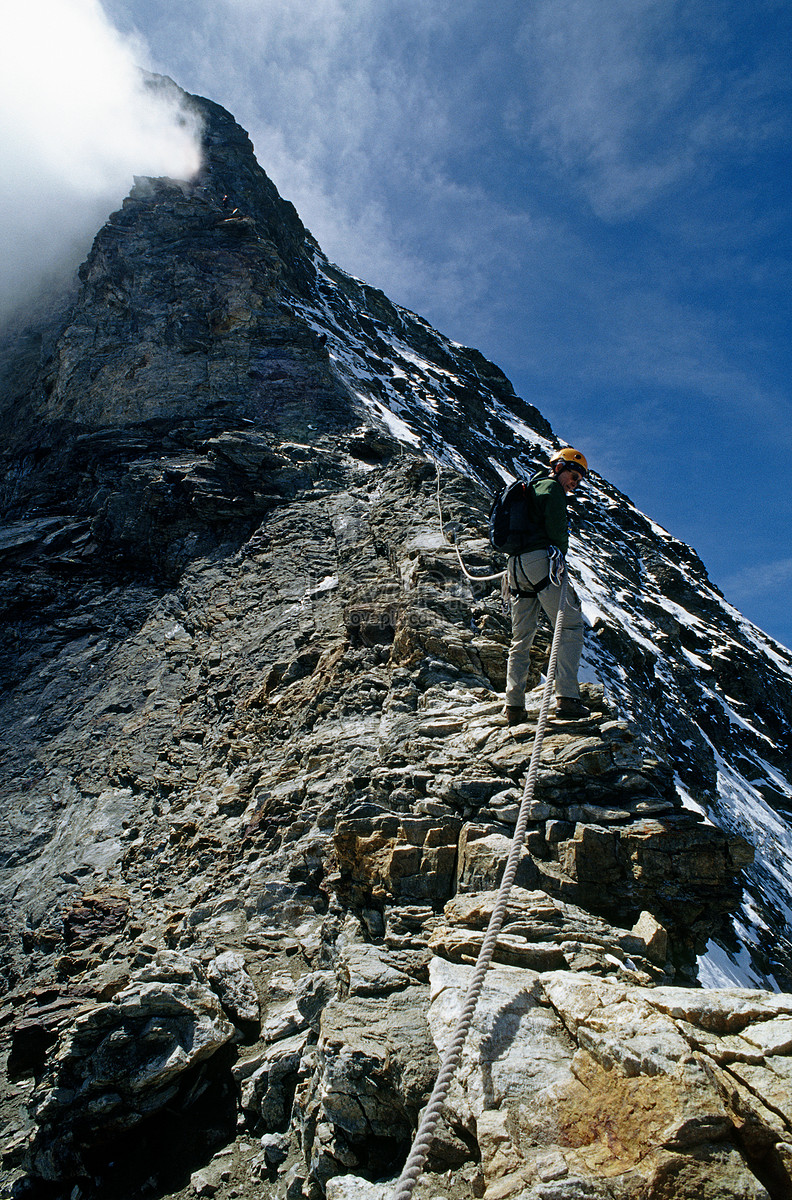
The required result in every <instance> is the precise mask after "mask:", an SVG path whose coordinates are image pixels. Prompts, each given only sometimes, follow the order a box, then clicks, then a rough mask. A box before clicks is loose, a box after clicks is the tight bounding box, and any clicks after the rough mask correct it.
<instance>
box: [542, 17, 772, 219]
mask: <svg viewBox="0 0 792 1200" xmlns="http://www.w3.org/2000/svg"><path fill="white" fill-rule="evenodd" d="M775 7H776V5H775V3H774V0H769V2H768V3H767V4H765V3H758V4H757V5H756V6H755V8H756V9H757V11H756V12H755V15H754V16H753V21H754V22H755V23H756V24H757V25H760V23H761V22H762V20H763V17H764V15H765V14H764V13H762V11H761V10H762V9H763V8H764V9H765V10H766V12H771V11H772V9H773V8H775ZM750 20H751V18H750V14H749V13H748V11H747V10H745V6H744V5H739V6H738V5H734V4H731V3H724V4H721V5H715V6H713V5H710V4H692V5H691V4H682V3H680V2H679V0H609V3H607V4H603V3H602V2H601V0H565V2H564V3H560V2H559V0H537V2H536V3H535V4H532V5H531V6H530V7H529V9H528V13H527V15H526V17H525V20H524V23H523V26H522V30H521V34H520V38H519V43H518V44H519V48H520V50H521V53H522V56H523V60H524V75H525V80H526V83H527V87H526V92H525V95H524V98H523V104H522V106H521V107H520V109H519V112H520V115H521V117H522V119H523V120H524V122H525V124H526V126H527V127H528V128H529V129H530V131H531V134H532V136H533V138H534V139H535V142H536V144H538V145H539V146H540V147H541V149H542V152H543V153H544V155H545V156H546V157H547V159H548V160H549V161H550V162H552V163H553V164H554V165H555V167H556V169H557V170H558V171H559V172H560V173H562V174H563V175H564V177H565V180H566V182H567V184H571V186H572V187H574V188H576V189H578V190H579V191H580V192H582V193H583V194H584V195H585V196H586V197H587V198H588V200H589V203H590V204H591V206H592V208H593V210H594V211H595V213H596V214H597V215H598V216H600V217H602V218H604V219H606V220H609V221H610V220H620V219H623V218H627V217H630V216H631V215H633V214H635V213H637V212H640V211H641V210H642V209H643V208H645V207H646V206H648V205H651V204H652V203H653V202H656V201H658V200H662V199H663V198H665V197H666V196H668V195H669V193H670V192H671V191H672V190H673V189H678V188H680V187H685V186H687V185H688V184H689V183H690V182H691V180H693V179H694V178H695V177H696V176H698V177H699V181H700V178H701V176H702V175H705V176H706V175H707V173H709V172H710V171H713V170H715V169H716V168H715V167H714V165H713V164H714V162H715V160H716V159H717V156H718V155H719V154H721V153H723V152H724V151H725V152H727V153H731V154H737V155H739V156H745V155H747V154H750V153H751V152H752V151H754V150H755V149H757V148H758V147H761V146H763V145H765V144H766V143H767V141H768V140H769V139H770V140H771V139H773V138H776V139H778V138H779V137H781V138H783V137H785V136H786V134H785V131H784V124H785V122H784V120H783V119H782V118H780V117H779V114H778V111H777V107H776V106H775V105H774V98H775V99H777V97H778V94H779V88H781V89H783V88H785V87H786V79H787V67H786V65H785V64H782V63H780V62H773V61H763V60H758V61H752V59H751V56H750V55H745V56H743V57H741V56H740V51H741V50H742V49H743V47H742V46H741V45H740V37H741V34H740V22H741V21H745V22H746V23H748V22H750ZM748 33H749V29H746V30H745V34H746V37H747V36H748ZM729 46H731V47H733V49H734V54H733V55H732V56H731V57H729V55H728V54H724V47H729ZM768 58H769V59H772V55H769V56H768Z"/></svg>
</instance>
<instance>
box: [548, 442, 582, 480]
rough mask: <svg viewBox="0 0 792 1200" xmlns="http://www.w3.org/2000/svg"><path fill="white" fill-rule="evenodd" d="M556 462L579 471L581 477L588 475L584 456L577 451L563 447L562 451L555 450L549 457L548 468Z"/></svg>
mask: <svg viewBox="0 0 792 1200" xmlns="http://www.w3.org/2000/svg"><path fill="white" fill-rule="evenodd" d="M557 462H565V463H566V464H567V466H568V467H572V468H574V469H575V470H576V471H580V474H581V475H588V463H587V462H586V459H585V457H584V455H582V454H581V453H580V451H579V450H573V449H572V447H571V446H564V447H563V449H562V450H556V452H555V454H551V455H550V466H551V467H552V465H553V463H557Z"/></svg>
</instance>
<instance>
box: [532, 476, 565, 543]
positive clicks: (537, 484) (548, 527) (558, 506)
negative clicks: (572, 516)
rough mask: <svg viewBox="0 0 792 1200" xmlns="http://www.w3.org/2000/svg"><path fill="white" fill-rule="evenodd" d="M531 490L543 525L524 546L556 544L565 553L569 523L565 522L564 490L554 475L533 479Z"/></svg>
mask: <svg viewBox="0 0 792 1200" xmlns="http://www.w3.org/2000/svg"><path fill="white" fill-rule="evenodd" d="M532 486H533V491H534V495H535V496H536V502H537V506H538V516H539V518H540V521H541V524H542V525H543V526H544V530H543V531H542V532H538V533H536V534H535V535H534V537H533V538H532V539H531V541H530V544H529V545H528V546H526V547H525V550H524V551H523V553H525V552H526V551H528V550H544V549H546V548H547V547H548V546H558V549H559V550H561V551H562V552H563V553H564V554H566V552H567V550H568V549H569V525H568V522H567V497H566V492H565V491H564V489H563V488H562V487H561V484H560V483H559V482H558V480H557V479H556V478H555V477H554V476H550V475H546V476H543V477H542V478H540V479H535V480H534V481H533V485H532Z"/></svg>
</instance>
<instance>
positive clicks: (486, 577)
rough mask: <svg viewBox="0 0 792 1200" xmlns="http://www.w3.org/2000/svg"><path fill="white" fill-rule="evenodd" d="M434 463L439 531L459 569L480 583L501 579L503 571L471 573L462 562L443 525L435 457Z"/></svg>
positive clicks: (438, 472)
mask: <svg viewBox="0 0 792 1200" xmlns="http://www.w3.org/2000/svg"><path fill="white" fill-rule="evenodd" d="M434 465H435V471H436V472H437V513H438V516H439V517H440V532H441V533H442V535H443V537H444V538H445V540H446V541H447V542H448V544H449V546H453V547H454V551H455V553H456V556H457V561H458V562H459V567H460V570H461V571H462V574H463V575H464V576H465V577H466V578H467V579H472V580H473V582H474V583H482V582H484V583H486V582H487V580H489V579H503V576H504V575H505V574H506V572H505V571H498V572H497V574H495V575H471V574H470V571H468V569H467V567H466V566H465V564H464V563H463V561H462V555H461V554H460V553H459V546H458V545H457V544H456V542H452V541H451V538H450V537H449V536H448V534H447V533H446V531H445V525H444V524H443V508H442V505H441V503H440V463H439V462H438V461H437V459H435V460H434Z"/></svg>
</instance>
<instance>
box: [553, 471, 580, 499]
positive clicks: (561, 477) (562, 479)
mask: <svg viewBox="0 0 792 1200" xmlns="http://www.w3.org/2000/svg"><path fill="white" fill-rule="evenodd" d="M556 467H557V470H556V472H555V477H556V479H557V480H558V482H559V483H560V484H561V487H562V488H563V489H564V491H565V492H566V494H567V496H571V495H572V493H573V492H574V490H575V488H576V487H577V485H578V484H579V483H580V481H581V479H582V478H583V476H582V475H581V474H580V472H579V471H576V470H575V468H574V467H568V466H567V465H566V464H565V463H556Z"/></svg>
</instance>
